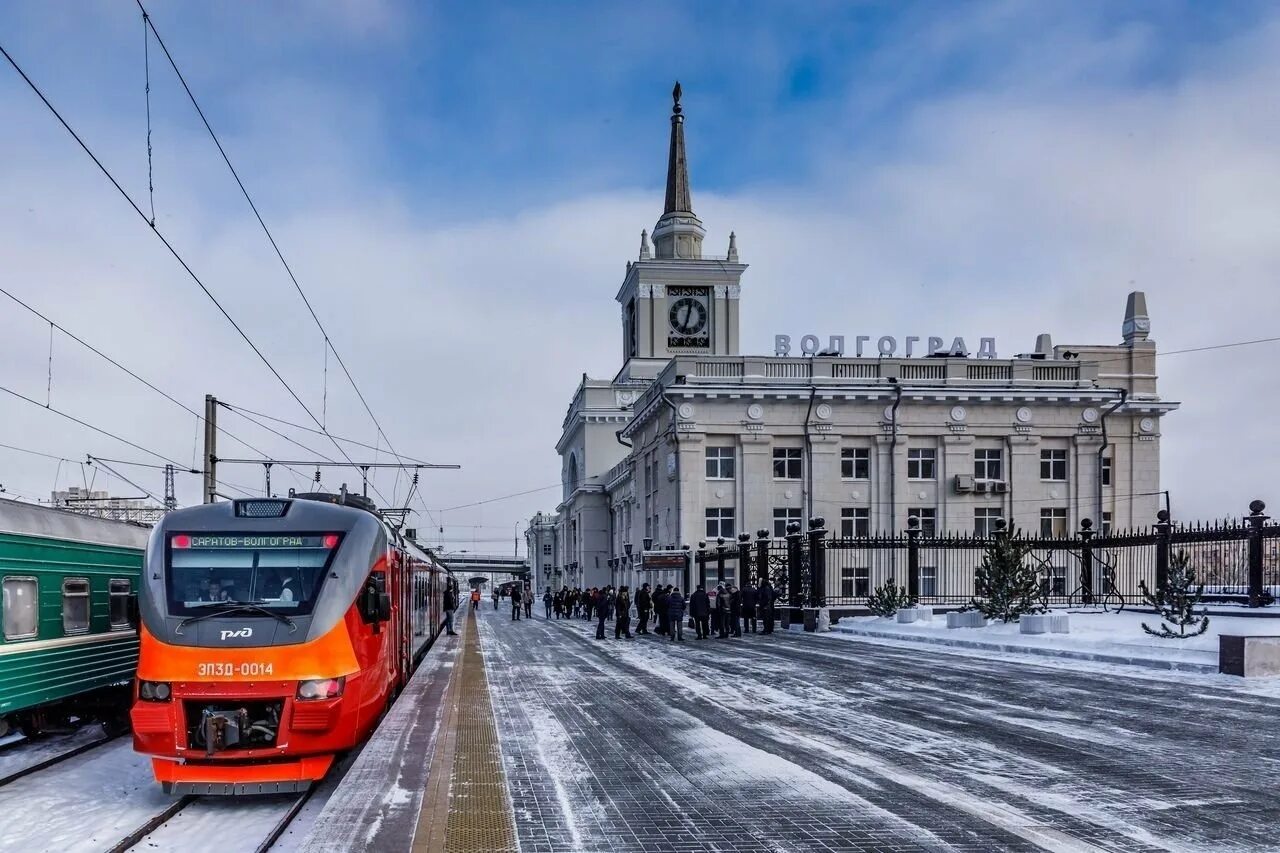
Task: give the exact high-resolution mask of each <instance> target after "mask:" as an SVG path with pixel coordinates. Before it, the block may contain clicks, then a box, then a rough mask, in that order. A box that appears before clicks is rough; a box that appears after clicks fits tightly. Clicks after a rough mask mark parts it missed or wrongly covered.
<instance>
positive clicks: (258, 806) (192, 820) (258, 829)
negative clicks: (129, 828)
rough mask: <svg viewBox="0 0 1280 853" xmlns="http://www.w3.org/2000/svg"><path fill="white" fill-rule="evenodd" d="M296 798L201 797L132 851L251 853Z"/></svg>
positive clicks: (277, 796) (286, 795)
mask: <svg viewBox="0 0 1280 853" xmlns="http://www.w3.org/2000/svg"><path fill="white" fill-rule="evenodd" d="M295 799H297V795H295V794H279V795H272V796H269V797H202V798H200V799H198V800H196V801H195V802H193V803H191V805H189V806H187V807H186V808H184V809H183V810H182V811H180V812H178V813H177V814H176V815H174V816H173V817H172V818H170V819H169V820H168V821H167V822H166V823H164V824H161V826H160V827H159V828H158V829H156V831H155V832H152V833H151V834H150V835H147V836H146V837H144V838H143V839H142V840H141V841H139V842H138V843H137V845H136V846H135V848H134V849H135V850H143V851H156V853H161V851H163V853H169V851H172V853H188V851H190V853H253V851H254V850H256V849H257V848H258V845H259V844H261V843H262V842H263V841H264V840H265V839H266V837H267V835H268V833H270V832H271V828H272V827H273V826H275V825H276V823H277V822H278V821H279V820H280V818H281V817H283V816H284V814H285V812H287V811H288V810H289V806H291V805H292V804H293V801H294V800H295Z"/></svg>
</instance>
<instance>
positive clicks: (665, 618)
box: [653, 585, 670, 635]
mask: <svg viewBox="0 0 1280 853" xmlns="http://www.w3.org/2000/svg"><path fill="white" fill-rule="evenodd" d="M668 595H670V593H669V592H667V589H666V587H664V586H662V585H659V586H658V589H657V591H656V592H654V594H653V613H654V615H655V616H656V617H657V618H658V625H657V627H656V628H654V630H655V631H657V632H658V633H659V634H664V635H665V634H666V633H667V624H668V622H669V621H670V616H669V614H668V613H667V596H668Z"/></svg>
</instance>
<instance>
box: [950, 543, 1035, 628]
mask: <svg viewBox="0 0 1280 853" xmlns="http://www.w3.org/2000/svg"><path fill="white" fill-rule="evenodd" d="M1030 550H1031V546H1030V545H1028V544H1027V543H1025V542H1023V541H1022V540H1020V539H1018V538H1017V537H1016V536H1015V535H1014V534H1013V533H1012V532H1011V531H1007V530H997V531H996V534H995V536H994V538H993V539H992V541H991V544H990V545H988V546H987V552H986V554H984V555H983V557H982V565H981V566H979V567H978V570H977V573H976V575H975V578H974V586H975V588H976V590H977V595H975V596H974V597H973V598H972V599H971V600H970V602H969V607H970V608H972V609H974V610H980V611H982V615H983V616H985V617H986V618H987V619H999V620H1001V621H1003V622H1017V621H1018V620H1019V619H1021V618H1022V616H1023V615H1024V614H1026V613H1040V612H1043V611H1044V609H1045V606H1044V601H1043V596H1042V595H1041V589H1040V574H1039V572H1037V571H1036V569H1035V568H1034V567H1033V566H1030V565H1028V563H1027V559H1026V557H1027V552H1028V551H1030Z"/></svg>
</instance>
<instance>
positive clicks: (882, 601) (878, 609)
mask: <svg viewBox="0 0 1280 853" xmlns="http://www.w3.org/2000/svg"><path fill="white" fill-rule="evenodd" d="M911 604H912V602H911V596H910V594H909V593H908V592H907V589H906V587H901V586H898V584H897V583H896V582H895V581H894V579H893V578H889V580H887V581H886V582H885V583H884V584H883V585H882V586H878V587H876V588H875V589H874V590H873V591H872V593H871V594H870V595H868V596H867V608H868V609H869V610H870V611H871V612H872V613H874V614H875V615H877V616H892V615H893V614H895V613H897V612H898V611H899V610H901V609H902V608H904V607H910V606H911Z"/></svg>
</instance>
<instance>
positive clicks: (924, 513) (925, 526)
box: [907, 506, 938, 538]
mask: <svg viewBox="0 0 1280 853" xmlns="http://www.w3.org/2000/svg"><path fill="white" fill-rule="evenodd" d="M913 517H914V518H918V519H920V535H921V536H924V537H926V538H931V537H934V536H937V535H938V511H937V510H936V509H934V508H933V507H931V506H918V507H912V508H911V509H908V510H907V518H913Z"/></svg>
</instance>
